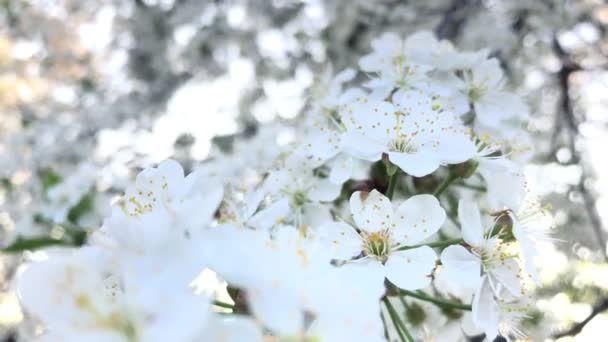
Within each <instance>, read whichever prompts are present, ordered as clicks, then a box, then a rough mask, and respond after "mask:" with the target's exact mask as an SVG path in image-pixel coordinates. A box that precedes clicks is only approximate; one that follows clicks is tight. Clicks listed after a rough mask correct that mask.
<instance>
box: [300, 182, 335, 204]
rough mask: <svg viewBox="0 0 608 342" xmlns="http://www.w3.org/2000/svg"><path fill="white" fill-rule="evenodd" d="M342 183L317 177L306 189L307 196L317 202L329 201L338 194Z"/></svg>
mask: <svg viewBox="0 0 608 342" xmlns="http://www.w3.org/2000/svg"><path fill="white" fill-rule="evenodd" d="M340 191H342V184H335V183H332V182H331V181H330V180H329V179H327V178H323V179H319V180H317V181H316V182H315V184H313V186H312V187H311V188H310V189H309V190H308V198H309V199H310V200H312V201H317V202H330V201H333V200H335V199H336V198H338V196H340Z"/></svg>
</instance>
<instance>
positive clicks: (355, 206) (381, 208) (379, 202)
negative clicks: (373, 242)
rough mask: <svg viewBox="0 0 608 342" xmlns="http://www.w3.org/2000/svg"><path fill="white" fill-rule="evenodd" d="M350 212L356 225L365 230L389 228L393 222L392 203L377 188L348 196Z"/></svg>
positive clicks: (374, 230) (373, 230)
mask: <svg viewBox="0 0 608 342" xmlns="http://www.w3.org/2000/svg"><path fill="white" fill-rule="evenodd" d="M350 212H351V213H352V215H353V219H354V220H355V222H356V223H357V227H358V228H359V229H362V230H364V231H367V232H377V231H379V230H382V229H389V228H390V227H391V224H392V222H393V221H392V220H393V205H392V204H391V201H390V200H389V199H388V198H387V197H386V196H384V195H383V194H381V193H380V192H378V190H372V192H366V191H357V192H355V193H353V194H352V196H350Z"/></svg>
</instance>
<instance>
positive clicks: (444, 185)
mask: <svg viewBox="0 0 608 342" xmlns="http://www.w3.org/2000/svg"><path fill="white" fill-rule="evenodd" d="M458 178H459V177H458V176H456V175H455V174H453V173H450V174H449V175H448V176H447V177H446V178H445V179H444V180H443V182H441V184H439V186H438V187H437V189H435V191H433V195H435V196H436V197H439V195H441V194H442V193H443V192H444V191H445V189H447V188H448V186H450V184H452V182H453V181H455V180H456V179H458Z"/></svg>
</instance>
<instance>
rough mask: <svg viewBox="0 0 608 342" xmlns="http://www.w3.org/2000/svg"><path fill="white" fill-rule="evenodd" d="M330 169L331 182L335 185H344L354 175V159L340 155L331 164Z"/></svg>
mask: <svg viewBox="0 0 608 342" xmlns="http://www.w3.org/2000/svg"><path fill="white" fill-rule="evenodd" d="M330 167H331V171H330V173H329V180H330V181H331V182H332V183H334V184H344V182H346V181H347V180H349V179H350V177H351V175H352V173H353V158H351V157H350V156H347V155H345V154H340V155H339V156H338V157H336V159H334V160H333V161H332V162H331V164H330Z"/></svg>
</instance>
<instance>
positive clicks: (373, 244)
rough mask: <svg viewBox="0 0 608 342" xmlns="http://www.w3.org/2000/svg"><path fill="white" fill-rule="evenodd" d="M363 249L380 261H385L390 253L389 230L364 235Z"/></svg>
mask: <svg viewBox="0 0 608 342" xmlns="http://www.w3.org/2000/svg"><path fill="white" fill-rule="evenodd" d="M363 251H364V252H365V254H366V255H370V256H372V257H374V258H376V259H378V260H380V261H385V260H386V258H387V257H388V254H389V253H390V241H389V235H388V231H380V232H374V233H369V234H366V235H365V236H364V237H363Z"/></svg>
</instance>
